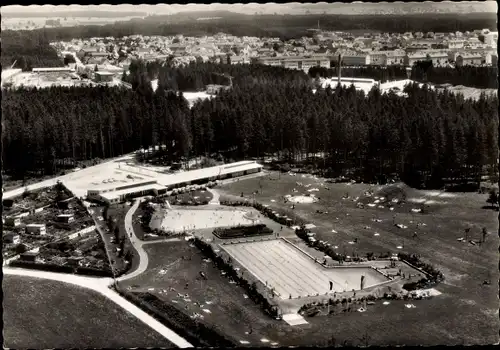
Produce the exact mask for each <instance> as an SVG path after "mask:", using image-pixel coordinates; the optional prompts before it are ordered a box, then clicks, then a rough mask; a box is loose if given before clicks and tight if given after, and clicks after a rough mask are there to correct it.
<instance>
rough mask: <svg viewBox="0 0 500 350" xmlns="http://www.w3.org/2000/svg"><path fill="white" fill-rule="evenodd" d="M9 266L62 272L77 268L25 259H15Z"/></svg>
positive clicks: (71, 271) (73, 270) (70, 271)
mask: <svg viewBox="0 0 500 350" xmlns="http://www.w3.org/2000/svg"><path fill="white" fill-rule="evenodd" d="M9 266H12V267H22V268H27V269H32V270H43V271H51V272H62V273H74V272H75V268H74V267H72V266H67V265H55V264H40V263H37V262H31V261H23V260H13V261H11V262H10V264H9Z"/></svg>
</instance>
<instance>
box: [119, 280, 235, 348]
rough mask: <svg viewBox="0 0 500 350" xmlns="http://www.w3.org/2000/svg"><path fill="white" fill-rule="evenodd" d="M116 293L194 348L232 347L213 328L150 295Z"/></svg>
mask: <svg viewBox="0 0 500 350" xmlns="http://www.w3.org/2000/svg"><path fill="white" fill-rule="evenodd" d="M116 291H117V292H118V293H119V294H120V295H121V296H123V297H124V298H125V299H127V300H128V301H130V302H132V303H133V304H135V305H137V306H138V307H140V308H141V309H143V310H144V311H146V312H147V313H148V314H150V315H151V316H153V317H154V318H155V319H157V320H158V321H159V322H161V323H162V324H164V325H166V326H167V327H169V328H171V329H172V330H173V331H174V332H175V333H177V334H179V335H180V336H181V337H183V338H185V339H186V340H187V341H189V342H190V343H191V344H192V345H193V346H195V347H234V346H235V343H233V342H232V341H230V340H229V339H227V338H225V337H224V336H223V335H221V334H220V333H218V332H217V331H216V330H215V329H214V328H212V327H207V326H206V325H204V324H202V323H200V322H198V321H196V320H193V319H191V318H190V317H189V316H188V315H186V314H184V313H183V312H181V311H179V310H178V309H176V308H175V307H173V306H171V305H168V304H166V303H164V302H163V301H162V300H161V299H159V298H158V297H156V296H155V295H153V294H151V293H132V292H128V291H125V290H122V289H120V288H118V289H116Z"/></svg>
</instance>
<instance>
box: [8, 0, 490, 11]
mask: <svg viewBox="0 0 500 350" xmlns="http://www.w3.org/2000/svg"><path fill="white" fill-rule="evenodd" d="M361 3H362V2H354V3H352V4H342V3H333V4H327V3H326V2H321V3H316V4H318V5H319V6H321V12H323V11H324V10H325V11H327V12H329V13H345V12H346V11H348V7H349V6H350V5H351V6H352V5H353V4H358V7H359V4H361ZM443 3H445V2H443ZM460 3H465V4H470V5H474V7H475V8H480V9H482V8H484V11H485V12H497V10H498V6H497V3H496V1H481V2H478V1H463V2H460ZM403 4H406V5H408V4H409V3H403ZM416 4H418V5H420V6H421V5H422V3H421V2H419V3H416ZM451 4H459V2H451ZM366 5H368V6H370V5H371V6H374V5H375V6H377V7H381V6H388V7H397V6H398V5H399V4H398V3H385V2H384V3H378V4H373V3H369V4H366ZM306 9H307V5H305V4H300V3H297V2H295V3H289V4H276V3H266V4H257V3H248V4H220V3H213V4H188V5H166V4H158V5H131V4H122V5H86V6H81V5H66V6H62V5H58V6H53V5H43V6H40V5H30V6H20V5H11V6H2V9H1V11H2V12H3V13H8V12H34V11H36V12H47V13H50V12H51V11H61V10H74V11H83V10H87V11H88V10H102V11H116V12H122V11H139V12H147V13H155V14H169V13H177V12H188V11H211V10H228V11H233V12H239V13H247V14H253V13H255V12H262V13H275V12H276V13H279V14H285V13H297V12H302V13H303V12H305V11H306Z"/></svg>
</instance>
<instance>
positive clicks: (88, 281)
mask: <svg viewBox="0 0 500 350" xmlns="http://www.w3.org/2000/svg"><path fill="white" fill-rule="evenodd" d="M2 270H3V273H4V274H6V275H16V276H26V277H34V278H45V279H50V280H54V281H59V282H64V283H70V284H74V285H77V286H79V287H82V288H87V289H91V290H93V291H95V292H98V293H99V294H101V295H103V296H105V297H107V298H108V299H111V300H112V301H113V302H114V303H116V304H117V305H119V306H121V307H122V308H123V309H125V310H127V311H128V312H129V313H131V314H132V315H134V316H135V317H137V318H138V319H139V320H141V321H142V322H144V323H145V324H146V325H148V326H149V327H151V328H152V329H154V330H155V331H157V332H158V333H160V334H161V335H162V336H163V337H165V339H168V340H169V341H171V342H172V343H173V344H175V345H176V346H178V347H179V348H192V347H193V345H191V344H190V343H189V342H187V341H186V340H185V339H183V338H181V337H180V336H178V335H177V334H176V333H174V332H173V331H172V330H171V329H169V328H167V327H165V326H164V325H162V324H161V323H160V322H158V321H157V320H155V319H154V318H153V317H152V316H150V315H148V314H147V313H146V312H144V311H142V310H141V309H139V308H138V307H137V306H135V305H134V304H132V303H131V302H129V301H128V300H126V299H125V298H123V297H122V296H120V295H119V294H118V293H116V292H115V291H114V290H112V289H110V288H109V287H110V286H111V285H112V283H113V279H111V278H93V277H84V276H76V275H70V274H64V273H55V272H47V271H35V270H26V269H17V268H10V267H4V268H3V269H2Z"/></svg>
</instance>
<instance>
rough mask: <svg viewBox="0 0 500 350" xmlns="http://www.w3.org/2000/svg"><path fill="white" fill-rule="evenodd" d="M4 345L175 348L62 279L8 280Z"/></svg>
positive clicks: (107, 303)
mask: <svg viewBox="0 0 500 350" xmlns="http://www.w3.org/2000/svg"><path fill="white" fill-rule="evenodd" d="M3 291H4V294H3V296H4V299H3V321H4V333H3V335H4V346H5V347H7V348H15V349H23V348H24V349H26V348H31V349H41V348H45V349H47V348H60V349H68V348H122V347H123V348H132V347H145V348H146V347H165V348H171V347H175V346H174V345H173V344H171V343H170V342H169V341H167V340H166V339H165V338H163V337H162V336H161V335H160V334H158V333H156V332H155V331H154V330H152V329H150V328H149V327H148V326H146V325H145V324H144V323H142V322H141V321H139V320H138V319H136V318H135V317H134V316H132V315H130V314H128V312H127V311H125V310H123V309H122V308H121V307H119V306H118V305H116V304H114V303H113V302H112V301H111V300H108V299H106V298H105V297H104V296H102V295H100V294H98V293H97V292H94V291H91V290H87V289H83V288H80V287H77V286H74V285H71V284H66V283H62V282H57V281H51V280H45V279H39V278H31V277H20V276H12V275H8V276H4V278H3Z"/></svg>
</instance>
